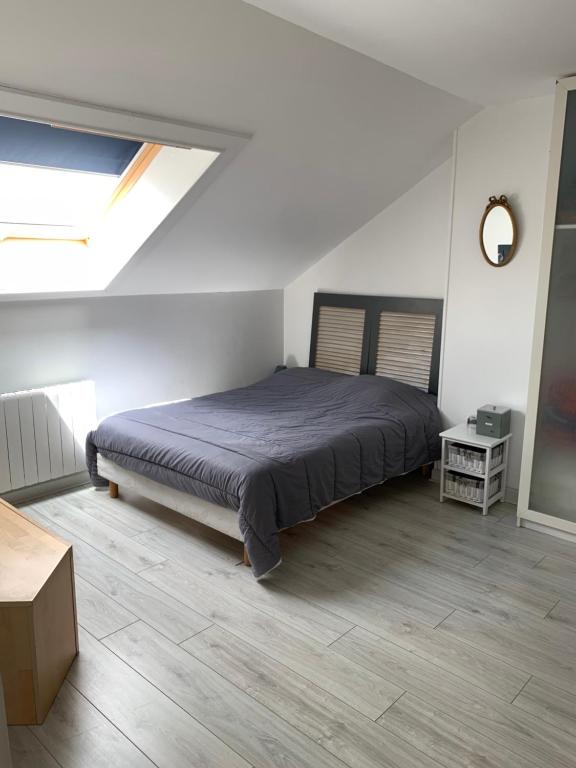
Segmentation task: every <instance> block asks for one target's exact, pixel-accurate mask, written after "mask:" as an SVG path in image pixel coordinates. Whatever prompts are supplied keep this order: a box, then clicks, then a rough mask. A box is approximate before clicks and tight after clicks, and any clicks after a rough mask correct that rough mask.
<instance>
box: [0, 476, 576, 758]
mask: <svg viewBox="0 0 576 768" xmlns="http://www.w3.org/2000/svg"><path fill="white" fill-rule="evenodd" d="M437 493H438V487H437V486H436V485H435V484H434V483H431V482H426V481H424V480H422V479H421V478H420V477H418V476H411V477H405V478H400V479H397V480H394V481H391V482H390V483H388V484H386V485H385V486H382V487H380V488H377V489H372V490H371V491H369V492H367V493H365V494H363V495H361V496H358V497H356V498H355V499H353V500H350V501H348V502H344V503H342V504H340V505H338V506H337V507H334V508H332V509H329V510H326V511H324V512H323V513H322V514H321V515H320V516H319V517H318V519H317V520H316V521H315V522H313V523H307V524H305V525H301V526H299V527H297V528H295V529H292V530H291V531H287V532H285V533H284V534H283V535H282V540H283V541H282V543H283V553H284V554H283V556H284V561H283V564H282V566H281V567H279V568H278V569H277V570H275V571H274V572H273V574H271V576H270V577H269V578H268V579H266V580H264V581H262V582H260V583H258V582H256V581H255V579H254V578H253V577H252V575H251V572H250V570H249V569H247V568H245V567H244V566H243V565H242V564H241V563H240V558H241V551H240V545H239V544H238V543H237V542H235V541H233V540H231V539H228V538H226V537H225V536H222V535H220V534H218V533H216V532H214V531H210V530H209V529H207V528H204V527H202V526H200V525H197V524H195V523H193V522H192V521H190V520H187V519H186V518H184V517H182V516H180V515H177V514H176V513H173V512H171V511H169V510H166V509H165V508H163V507H161V506H159V505H157V504H154V503H152V502H148V501H145V500H143V499H140V498H139V497H137V496H135V495H133V494H131V495H129V494H123V493H122V490H121V496H120V498H119V499H116V500H112V499H110V498H108V496H107V495H106V494H105V493H101V492H100V493H99V492H97V491H94V490H93V489H88V488H87V489H82V490H79V491H76V492H74V493H69V494H66V495H63V496H59V497H54V498H51V499H47V500H45V501H42V502H39V503H36V504H33V505H30V506H28V507H24V508H23V511H24V512H25V513H27V514H28V515H29V516H30V517H32V518H33V519H35V520H37V521H38V522H40V523H42V524H43V525H45V527H47V528H49V529H51V530H53V531H54V532H55V533H57V534H59V535H60V536H62V537H63V538H65V539H67V540H68V541H70V542H72V544H73V548H74V560H75V569H76V576H77V582H76V586H77V601H78V617H79V623H80V655H79V657H78V659H77V660H76V662H75V663H74V665H73V667H72V669H71V671H70V673H69V675H68V679H67V681H66V683H65V684H64V686H63V688H62V690H61V692H60V694H59V696H58V698H57V700H56V702H55V704H54V706H53V708H52V710H51V712H50V715H49V716H48V718H47V720H46V722H45V723H44V724H43V725H42V726H38V727H31V728H25V727H14V728H11V729H10V736H11V744H12V750H13V759H14V768H44V767H46V768H58V767H60V768H151V767H152V766H157V767H158V768H191V767H192V766H194V767H198V768H236V767H237V768H249V766H253V768H307V767H308V766H310V768H346V766H348V768H442V767H444V768H462V766H474V767H476V766H481V767H482V768H519V767H520V768H524V767H525V768H532V767H537V768H576V589H575V579H576V546H574V545H572V544H570V543H569V542H566V541H563V540H561V539H556V538H552V537H550V536H545V535H543V534H539V533H535V532H533V531H529V530H524V529H516V528H515V527H514V509H513V508H512V507H511V506H509V505H505V504H500V505H497V506H496V507H494V508H493V510H492V512H491V514H490V515H489V516H488V517H487V518H482V517H481V516H480V515H479V514H478V513H477V512H476V511H475V510H472V509H471V508H469V507H467V506H465V505H463V504H458V503H457V502H445V503H444V504H440V503H439V502H438V500H437Z"/></svg>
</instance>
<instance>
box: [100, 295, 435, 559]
mask: <svg viewBox="0 0 576 768" xmlns="http://www.w3.org/2000/svg"><path fill="white" fill-rule="evenodd" d="M442 310H443V301H442V300H441V299H416V298H401V297H386V296H363V295H356V296H355V295H351V294H344V293H316V294H315V295H314V309H313V313H312V332H311V339H310V367H311V368H322V369H325V370H330V371H335V372H337V373H347V374H351V375H359V374H365V373H369V374H374V375H376V376H388V377H390V378H393V379H396V380H397V381H402V382H405V383H407V384H411V385H412V386H415V387H418V388H419V389H422V390H424V391H425V392H429V393H431V394H434V395H437V394H438V378H439V370H440V346H441V339H442ZM97 464H98V474H99V475H100V477H104V478H105V479H106V480H108V483H109V493H110V496H111V497H112V498H114V499H115V498H117V497H118V491H119V487H120V486H122V487H123V488H128V489H130V490H133V491H135V492H136V493H138V494H139V495H141V496H144V497H145V498H148V499H151V500H152V501H156V502H158V503H159V504H162V505H163V506H165V507H168V508H169V509H173V510H175V511H176V512H179V513H180V514H182V515H185V516H186V517H189V518H191V519H192V520H196V521H197V522H199V523H202V524H203V525H207V526H208V527H209V528H214V529H215V530H217V531H220V532H221V533H224V534H226V535H227V536H230V537H231V538H233V539H236V540H237V541H240V542H242V541H243V538H242V534H241V533H240V529H239V527H238V513H237V512H235V511H234V510H232V509H228V508H227V507H221V506H219V505H217V504H212V503H211V502H209V501H204V500H203V499H200V498H199V497H197V496H192V495H191V494H188V493H184V492H183V491H178V490H176V489H174V488H170V487H169V486H167V485H162V484H161V483H157V482H156V481H154V480H150V479H149V478H146V477H143V476H142V475H138V474H137V473H135V472H130V471H129V470H127V469H122V467H119V466H118V465H116V464H114V462H112V461H110V460H108V459H106V458H104V457H103V456H101V455H100V454H98V456H97ZM432 466H433V465H431V464H430V465H425V466H424V467H422V472H423V474H424V476H425V477H430V476H431V473H432ZM340 501H342V499H340V500H338V501H335V502H334V504H338V503H339V502H340ZM330 506H333V505H330ZM243 561H244V564H245V565H250V560H249V558H248V555H247V552H246V548H245V547H244V553H243Z"/></svg>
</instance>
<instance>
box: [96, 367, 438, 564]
mask: <svg viewBox="0 0 576 768" xmlns="http://www.w3.org/2000/svg"><path fill="white" fill-rule="evenodd" d="M440 429H441V427H440V414H439V412H438V409H437V407H436V399H435V398H434V397H433V396H432V395H428V394H425V393H423V392H420V391H419V390H417V389H415V388H413V387H410V386H408V385H406V384H400V383H398V382H396V381H393V380H392V379H387V378H383V377H377V376H345V375H342V374H336V373H330V372H328V371H322V370H320V369H316V368H291V369H288V370H286V371H282V372H281V373H277V374H275V375H273V376H270V377H269V378H267V379H263V380H262V381H259V382H257V383H256V384H253V385H251V386H248V387H243V388H241V389H233V390H230V391H228V392H219V393H217V394H214V395H208V396H206V397H197V398H194V399H193V400H186V401H183V402H177V403H171V404H169V405H160V406H154V407H151V408H141V409H138V410H134V411H126V412H125V413H120V414H117V415H115V416H111V417H109V418H107V419H105V420H104V421H103V422H102V423H101V424H100V426H99V427H98V428H97V429H96V430H95V431H93V432H91V433H90V434H89V435H88V441H87V461H88V469H89V472H90V475H91V478H92V481H93V483H94V484H95V485H103V484H105V483H106V481H105V480H103V478H100V477H99V476H98V473H97V468H96V454H97V453H101V454H102V456H104V457H106V458H107V459H110V460H111V461H113V462H115V463H116V464H118V465H119V466H121V467H123V468H125V469H128V470H131V471H132V472H137V473H138V474H141V475H144V476H145V477H148V478H151V479H152V480H156V481H157V482H159V483H163V484H164V485H168V486H170V487H172V488H176V489H178V490H180V491H184V492H186V493H191V494H193V495H195V496H200V497H201V498H203V499H206V500H207V501H211V502H214V503H215V504H219V505H221V506H225V507H229V508H231V509H234V510H237V511H238V522H239V526H240V530H241V532H242V535H243V536H244V541H245V544H246V548H247V550H248V554H249V556H250V560H251V562H252V566H253V569H254V574H255V576H256V577H260V576H262V575H264V574H265V573H267V572H268V571H269V570H271V569H272V568H273V567H274V566H276V565H277V564H278V563H279V562H280V546H279V542H278V532H279V531H280V530H281V529H282V528H288V527H290V526H293V525H296V524H297V523H300V522H303V521H305V520H310V519H312V518H313V517H314V516H315V515H316V513H317V512H318V511H319V510H320V509H322V508H323V507H325V506H328V505H329V504H331V503H332V502H334V501H338V500H339V499H343V498H346V497H347V496H351V495H353V494H355V493H359V492H360V491H362V490H364V489H366V488H368V487H369V486H371V485H375V484H377V483H381V482H383V481H384V480H387V479H388V478H391V477H395V476H397V475H401V474H404V473H406V472H410V471H412V470H414V469H416V468H417V467H419V466H421V465H422V464H427V463H428V462H431V461H434V460H436V459H438V458H439V456H440V440H439V437H438V433H439V431H440Z"/></svg>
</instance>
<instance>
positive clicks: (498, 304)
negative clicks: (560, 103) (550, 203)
mask: <svg viewBox="0 0 576 768" xmlns="http://www.w3.org/2000/svg"><path fill="white" fill-rule="evenodd" d="M552 107H553V98H552V97H551V96H550V97H542V98H538V99H526V100H522V101H517V102H514V103H512V104H507V105H504V106H500V107H495V108H492V109H486V110H484V111H483V112H481V113H480V114H479V115H476V116H475V117H473V118H472V119H471V120H469V121H468V122H467V123H466V124H465V125H463V126H462V127H461V128H460V129H459V130H458V134H457V151H456V174H455V189H454V215H453V228H452V249H451V256H450V276H449V282H448V296H447V312H446V326H445V331H444V367H443V372H442V389H441V399H440V407H441V409H442V411H443V412H444V413H445V415H446V417H447V419H448V420H449V422H450V423H456V422H458V421H462V420H464V419H465V418H466V417H467V416H468V415H469V414H471V413H474V412H475V411H476V409H477V408H478V407H479V406H481V405H484V404H485V403H497V404H502V405H509V406H510V407H511V408H512V410H513V419H512V429H513V433H514V437H513V442H512V453H511V462H510V476H509V486H510V487H511V488H513V489H517V488H518V482H519V474H520V458H521V452H522V435H523V430H524V414H525V412H526V403H527V396H528V372H529V366H530V354H531V347H532V332H533V323H534V310H535V302H536V283H537V277H538V264H539V260H540V251H541V240H542V224H543V217H544V195H545V189H546V175H547V170H548V152H549V146H550V130H551V125H552ZM501 194H506V195H508V197H509V199H510V201H511V203H512V206H513V208H514V210H515V212H516V214H517V217H518V225H519V237H520V240H519V247H518V250H517V252H516V255H515V257H514V259H513V260H512V262H510V264H509V265H507V266H505V267H502V268H495V267H491V266H490V265H489V264H487V262H486V261H485V260H484V259H483V258H482V255H481V253H480V249H479V245H478V225H479V222H480V217H481V214H482V212H483V210H484V207H485V205H486V204H487V203H488V198H489V196H490V195H501Z"/></svg>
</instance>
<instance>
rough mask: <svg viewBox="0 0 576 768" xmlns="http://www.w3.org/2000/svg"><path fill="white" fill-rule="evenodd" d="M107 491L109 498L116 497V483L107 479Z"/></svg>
mask: <svg viewBox="0 0 576 768" xmlns="http://www.w3.org/2000/svg"><path fill="white" fill-rule="evenodd" d="M108 491H109V493H110V498H111V499H117V498H118V483H113V482H112V480H109V481H108Z"/></svg>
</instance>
